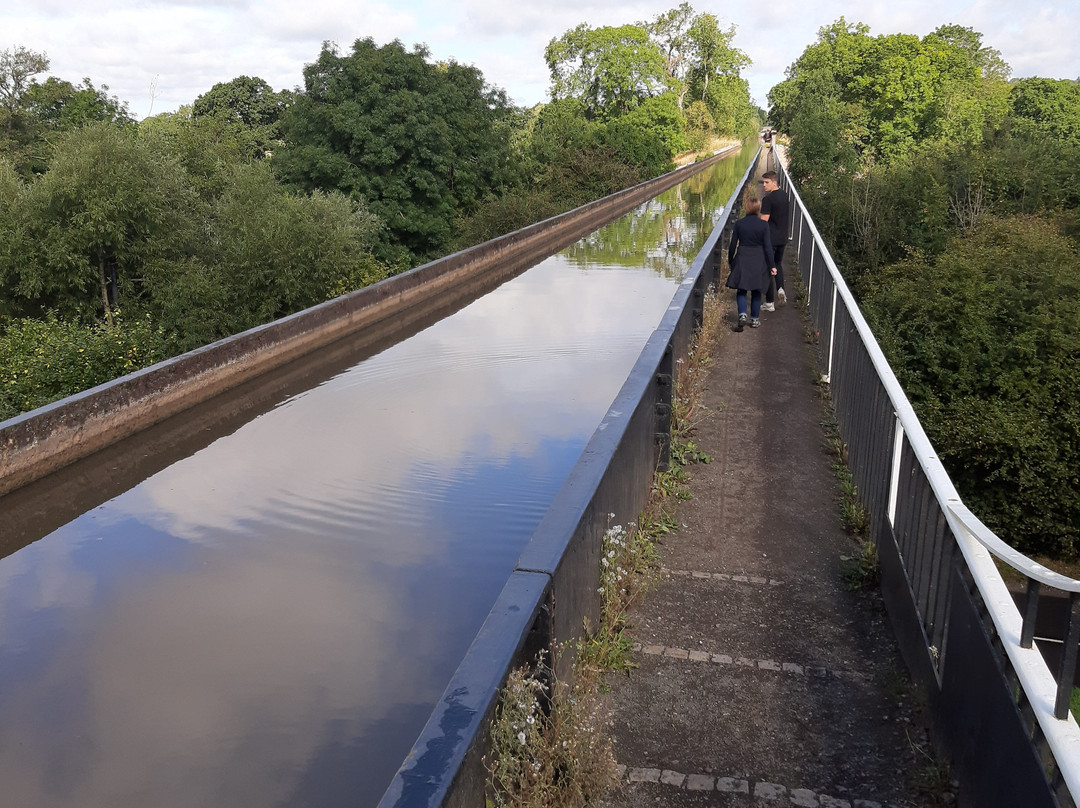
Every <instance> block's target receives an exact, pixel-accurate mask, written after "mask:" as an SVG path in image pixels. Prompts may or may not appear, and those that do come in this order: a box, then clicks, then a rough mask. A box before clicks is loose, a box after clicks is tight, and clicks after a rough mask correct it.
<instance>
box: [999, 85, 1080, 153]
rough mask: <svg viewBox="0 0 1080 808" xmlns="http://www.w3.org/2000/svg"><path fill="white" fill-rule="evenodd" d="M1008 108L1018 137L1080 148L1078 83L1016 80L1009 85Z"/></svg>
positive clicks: (1079, 93) (1079, 92)
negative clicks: (1047, 140) (1056, 142)
mask: <svg viewBox="0 0 1080 808" xmlns="http://www.w3.org/2000/svg"><path fill="white" fill-rule="evenodd" d="M1009 104H1010V106H1011V108H1012V116H1013V119H1014V126H1015V128H1016V132H1017V134H1018V135H1020V136H1021V137H1030V138H1037V139H1049V140H1054V141H1059V142H1062V143H1068V144H1071V145H1073V146H1080V82H1076V81H1067V80H1062V81H1058V80H1055V79H1040V78H1030V79H1020V80H1019V81H1017V82H1015V83H1013V85H1012V88H1011V91H1010V94H1009Z"/></svg>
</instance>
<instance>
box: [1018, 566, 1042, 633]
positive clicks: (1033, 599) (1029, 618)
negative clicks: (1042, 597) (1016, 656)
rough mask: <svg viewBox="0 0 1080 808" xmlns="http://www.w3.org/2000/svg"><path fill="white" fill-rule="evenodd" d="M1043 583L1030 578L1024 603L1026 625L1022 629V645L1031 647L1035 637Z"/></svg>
mask: <svg viewBox="0 0 1080 808" xmlns="http://www.w3.org/2000/svg"><path fill="white" fill-rule="evenodd" d="M1041 590H1042V584H1040V583H1039V582H1038V581H1036V580H1035V579H1034V578H1028V585H1027V603H1026V604H1025V605H1024V625H1023V628H1022V629H1021V631H1020V647H1021V648H1030V647H1031V643H1032V642H1033V641H1034V639H1035V619H1036V618H1037V617H1038V615H1039V592H1040V591H1041Z"/></svg>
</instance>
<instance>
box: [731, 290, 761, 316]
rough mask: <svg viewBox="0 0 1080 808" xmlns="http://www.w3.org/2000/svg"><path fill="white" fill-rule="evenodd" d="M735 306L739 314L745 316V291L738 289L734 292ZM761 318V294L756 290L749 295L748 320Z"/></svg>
mask: <svg viewBox="0 0 1080 808" xmlns="http://www.w3.org/2000/svg"><path fill="white" fill-rule="evenodd" d="M735 306H736V308H738V310H739V314H742V315H745V314H746V290H745V289H739V290H738V291H737V292H735ZM760 316H761V292H759V291H758V290H757V289H755V290H754V291H752V292H751V293H750V318H751V319H753V320H756V319H757V318H758V317H760Z"/></svg>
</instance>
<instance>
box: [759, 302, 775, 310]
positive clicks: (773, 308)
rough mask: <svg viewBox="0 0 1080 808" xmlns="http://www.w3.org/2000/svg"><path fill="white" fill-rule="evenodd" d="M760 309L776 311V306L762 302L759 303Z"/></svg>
mask: <svg viewBox="0 0 1080 808" xmlns="http://www.w3.org/2000/svg"><path fill="white" fill-rule="evenodd" d="M761 310H762V311H776V306H774V305H773V304H772V303H762V304H761Z"/></svg>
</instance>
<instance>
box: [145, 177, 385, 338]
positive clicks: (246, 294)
mask: <svg viewBox="0 0 1080 808" xmlns="http://www.w3.org/2000/svg"><path fill="white" fill-rule="evenodd" d="M222 186H223V187H222V191H221V193H220V195H218V196H217V197H216V198H215V199H214V200H213V201H212V203H211V204H210V209H209V211H208V216H207V219H206V221H205V226H204V228H203V229H204V232H205V233H206V237H205V239H204V241H203V244H202V245H201V247H200V249H199V250H198V251H194V250H192V251H189V253H188V256H187V258H186V259H185V260H183V261H177V262H176V263H174V264H172V265H169V266H166V265H157V266H155V267H154V268H153V269H152V270H151V271H149V272H148V273H147V287H148V291H149V300H148V303H149V305H150V308H151V309H152V311H153V312H154V313H155V316H156V318H157V319H158V321H159V322H161V323H163V324H165V325H166V326H167V330H168V340H169V343H170V345H171V346H172V347H173V348H174V349H175V350H188V349H190V348H194V347H197V346H199V345H203V344H206V343H208V342H211V341H213V340H215V339H220V338H221V337H225V336H228V335H230V334H234V333H237V332H239V331H243V330H245V329H247V328H251V327H253V326H256V325H260V324H262V323H266V322H270V321H271V320H275V319H277V318H279V317H283V316H285V315H287V314H291V313H293V312H296V311H300V310H301V309H304V308H307V307H309V306H314V305H315V304H317V303H321V302H323V301H324V300H327V299H329V298H331V297H336V296H338V295H341V294H344V293H346V292H350V291H352V290H353V289H357V288H360V287H362V286H366V285H367V284H369V283H372V282H374V281H377V280H380V279H381V278H383V277H385V275H386V271H385V268H384V267H383V266H381V265H379V264H377V263H376V262H375V261H374V259H373V258H372V256H371V247H372V245H373V243H374V241H375V237H376V235H377V233H378V231H379V228H380V225H379V222H378V220H377V219H376V218H375V217H374V216H372V215H371V214H370V213H368V212H367V211H366V210H365V209H364V208H363V206H362V205H361V204H360V203H358V202H356V201H354V200H350V199H348V198H347V197H345V196H344V195H343V194H341V193H338V192H330V193H322V192H318V191H316V192H314V193H312V194H311V195H296V194H290V193H287V192H286V191H285V189H284V188H282V187H281V186H280V185H279V184H278V183H277V181H276V180H275V179H274V176H273V174H272V173H271V170H270V168H269V166H267V165H266V164H265V162H248V163H236V164H233V165H231V166H229V167H228V168H226V169H224V176H223V181H222Z"/></svg>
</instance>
